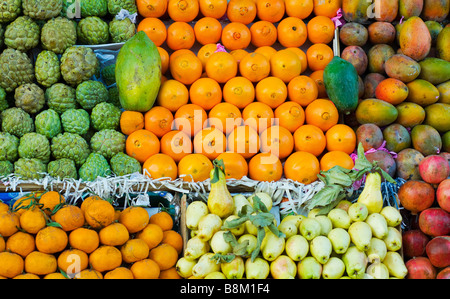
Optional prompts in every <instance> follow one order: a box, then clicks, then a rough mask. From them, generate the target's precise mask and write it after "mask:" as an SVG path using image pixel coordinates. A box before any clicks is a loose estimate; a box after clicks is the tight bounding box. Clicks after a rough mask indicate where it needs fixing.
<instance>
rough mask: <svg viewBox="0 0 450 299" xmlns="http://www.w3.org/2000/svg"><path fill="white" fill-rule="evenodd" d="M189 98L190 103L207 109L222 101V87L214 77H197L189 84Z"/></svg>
mask: <svg viewBox="0 0 450 299" xmlns="http://www.w3.org/2000/svg"><path fill="white" fill-rule="evenodd" d="M189 98H190V100H191V103H192V104H196V105H199V106H200V107H202V108H203V109H205V110H206V111H209V110H211V108H213V107H214V106H215V105H217V104H219V103H220V102H221V101H222V88H221V87H220V85H219V83H217V81H216V80H214V79H211V78H199V79H198V80H196V81H195V82H194V83H192V85H191V86H190V88H189Z"/></svg>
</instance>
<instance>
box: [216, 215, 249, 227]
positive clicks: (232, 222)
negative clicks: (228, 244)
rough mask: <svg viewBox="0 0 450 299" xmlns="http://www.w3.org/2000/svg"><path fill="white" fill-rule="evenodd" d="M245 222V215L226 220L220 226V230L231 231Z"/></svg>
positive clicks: (247, 218) (247, 217) (246, 217)
mask: <svg viewBox="0 0 450 299" xmlns="http://www.w3.org/2000/svg"><path fill="white" fill-rule="evenodd" d="M247 220H249V216H247V215H246V216H243V217H239V218H236V219H232V220H226V221H225V222H224V223H223V225H222V229H233V228H236V227H239V226H240V225H242V224H244V223H245V222H246V221H247Z"/></svg>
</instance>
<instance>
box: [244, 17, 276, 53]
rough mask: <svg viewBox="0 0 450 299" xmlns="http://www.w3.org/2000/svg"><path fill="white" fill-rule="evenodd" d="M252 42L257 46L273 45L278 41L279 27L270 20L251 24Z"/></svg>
mask: <svg viewBox="0 0 450 299" xmlns="http://www.w3.org/2000/svg"><path fill="white" fill-rule="evenodd" d="M250 33H251V36H252V39H251V41H250V42H251V44H252V45H253V46H255V47H258V48H259V47H264V46H272V45H273V44H274V43H275V42H276V41H277V37H278V34H277V27H275V25H274V24H272V23H271V22H268V21H257V22H255V23H253V24H252V25H251V26H250Z"/></svg>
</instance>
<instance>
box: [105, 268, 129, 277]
mask: <svg viewBox="0 0 450 299" xmlns="http://www.w3.org/2000/svg"><path fill="white" fill-rule="evenodd" d="M103 279H134V276H133V272H131V270H130V269H128V268H125V267H118V268H116V269H114V270H111V271H109V272H106V273H105V276H104V277H103Z"/></svg>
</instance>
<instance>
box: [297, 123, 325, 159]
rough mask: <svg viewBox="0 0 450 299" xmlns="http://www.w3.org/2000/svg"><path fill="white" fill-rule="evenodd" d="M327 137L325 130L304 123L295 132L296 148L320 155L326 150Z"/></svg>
mask: <svg viewBox="0 0 450 299" xmlns="http://www.w3.org/2000/svg"><path fill="white" fill-rule="evenodd" d="M326 145H327V139H326V138H325V134H324V133H323V131H322V130H321V129H320V128H319V127H316V126H314V125H303V126H301V127H299V128H298V129H297V130H295V132H294V149H295V151H303V152H308V153H311V154H313V155H314V156H316V157H318V156H319V155H320V154H322V152H323V151H324V150H325V148H326Z"/></svg>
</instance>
